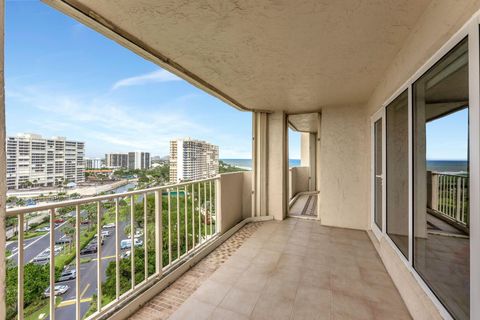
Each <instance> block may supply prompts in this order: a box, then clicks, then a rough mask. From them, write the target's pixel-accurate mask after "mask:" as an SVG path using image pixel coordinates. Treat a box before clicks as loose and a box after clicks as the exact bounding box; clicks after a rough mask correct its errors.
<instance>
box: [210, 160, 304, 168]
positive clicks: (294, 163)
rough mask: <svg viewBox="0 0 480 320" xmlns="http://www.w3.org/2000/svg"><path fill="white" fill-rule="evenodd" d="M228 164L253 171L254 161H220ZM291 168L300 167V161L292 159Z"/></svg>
mask: <svg viewBox="0 0 480 320" xmlns="http://www.w3.org/2000/svg"><path fill="white" fill-rule="evenodd" d="M220 160H222V161H223V162H225V163H226V164H229V165H231V166H235V167H239V168H242V169H247V170H252V159H220ZM289 163H290V164H289V165H290V168H292V167H300V159H290V161H289Z"/></svg>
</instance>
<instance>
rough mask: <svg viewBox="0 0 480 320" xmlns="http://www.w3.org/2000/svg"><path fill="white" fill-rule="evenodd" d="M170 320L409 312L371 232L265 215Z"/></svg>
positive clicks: (339, 316)
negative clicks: (265, 219)
mask: <svg viewBox="0 0 480 320" xmlns="http://www.w3.org/2000/svg"><path fill="white" fill-rule="evenodd" d="M170 319H368V320H370V319H382V320H383V319H391V320H395V319H411V317H410V315H409V313H408V311H407V309H406V307H405V305H404V303H403V301H402V299H401V297H400V295H399V293H398V291H397V290H396V288H395V286H394V284H393V282H392V280H391V278H390V277H389V276H388V274H387V272H386V270H385V268H384V266H383V264H382V262H381V261H380V258H379V257H378V255H377V253H376V251H375V249H374V248H373V245H372V244H371V242H370V240H369V238H368V236H367V234H366V233H365V232H361V231H354V230H347V229H339V228H328V227H323V226H321V225H320V223H319V222H317V221H314V220H301V219H294V218H290V219H287V220H285V221H283V222H278V221H271V222H264V223H262V224H261V225H260V227H259V228H258V230H256V231H255V233H254V234H253V235H252V236H251V237H250V238H249V239H247V240H246V241H245V242H244V243H243V245H242V246H241V247H240V248H239V249H238V250H237V251H236V252H235V253H234V254H233V255H232V256H231V257H230V258H229V259H228V260H227V261H226V262H225V263H224V264H222V265H221V266H220V268H218V269H217V270H216V271H215V272H214V273H213V274H212V275H211V276H210V277H209V278H208V279H207V280H205V281H204V282H203V283H202V284H201V285H200V287H199V288H198V289H197V290H196V291H195V292H194V293H193V294H192V295H191V296H190V297H189V298H188V299H187V300H186V301H185V302H184V303H183V304H182V305H181V306H180V308H178V309H177V311H176V312H175V313H173V315H172V316H171V317H170Z"/></svg>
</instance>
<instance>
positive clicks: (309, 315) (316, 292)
mask: <svg viewBox="0 0 480 320" xmlns="http://www.w3.org/2000/svg"><path fill="white" fill-rule="evenodd" d="M331 311H332V293H331V291H330V290H328V289H320V288H317V287H311V286H307V285H305V286H301V287H299V288H298V291H297V295H296V297H295V303H294V306H293V319H295V320H308V319H322V318H323V319H329V318H330V315H331ZM320 315H321V316H320Z"/></svg>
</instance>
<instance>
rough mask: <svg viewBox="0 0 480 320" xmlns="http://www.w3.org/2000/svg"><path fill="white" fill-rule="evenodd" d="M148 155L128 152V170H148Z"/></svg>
mask: <svg viewBox="0 0 480 320" xmlns="http://www.w3.org/2000/svg"><path fill="white" fill-rule="evenodd" d="M149 168H150V153H149V152H138V151H137V152H129V153H128V169H149Z"/></svg>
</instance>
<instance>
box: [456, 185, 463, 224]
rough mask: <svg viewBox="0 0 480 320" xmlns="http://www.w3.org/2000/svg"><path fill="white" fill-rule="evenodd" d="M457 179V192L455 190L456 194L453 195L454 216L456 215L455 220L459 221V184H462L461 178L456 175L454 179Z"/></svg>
mask: <svg viewBox="0 0 480 320" xmlns="http://www.w3.org/2000/svg"><path fill="white" fill-rule="evenodd" d="M456 180H457V181H456V182H457V190H456V191H457V192H456V195H455V211H456V216H457V221H461V219H462V218H461V207H460V197H461V193H460V192H461V189H460V187H461V184H462V178H461V177H457V179H456Z"/></svg>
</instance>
